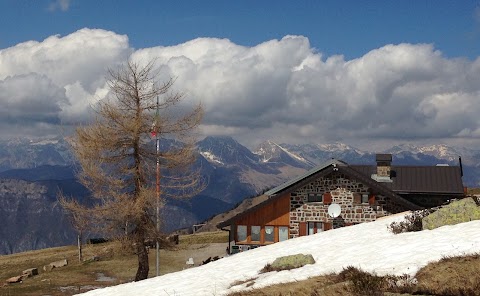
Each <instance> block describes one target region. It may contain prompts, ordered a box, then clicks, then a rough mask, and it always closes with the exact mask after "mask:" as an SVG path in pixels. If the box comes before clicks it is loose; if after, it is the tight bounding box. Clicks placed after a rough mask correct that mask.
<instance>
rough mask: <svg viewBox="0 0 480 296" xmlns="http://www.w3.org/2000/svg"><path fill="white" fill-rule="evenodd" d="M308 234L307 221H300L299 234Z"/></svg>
mask: <svg viewBox="0 0 480 296" xmlns="http://www.w3.org/2000/svg"><path fill="white" fill-rule="evenodd" d="M305 235H307V223H306V222H299V223H298V236H305Z"/></svg>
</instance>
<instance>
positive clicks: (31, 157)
mask: <svg viewBox="0 0 480 296" xmlns="http://www.w3.org/2000/svg"><path fill="white" fill-rule="evenodd" d="M197 150H198V159H197V162H196V163H195V166H196V167H197V168H199V169H200V171H201V172H202V175H203V176H204V177H205V179H206V180H208V185H207V187H206V188H205V189H204V190H203V191H202V192H200V194H198V195H197V196H195V197H193V198H192V199H189V200H168V201H167V203H166V206H165V207H164V209H163V211H162V216H163V217H164V221H165V224H164V226H163V230H164V231H165V232H170V231H172V230H175V229H180V228H185V227H190V226H191V225H192V224H195V223H198V222H201V221H205V220H206V219H208V218H209V217H211V216H213V215H215V214H218V213H221V212H225V211H227V210H229V209H231V208H232V207H234V206H235V205H236V204H238V203H240V202H241V201H242V200H244V199H245V198H247V197H252V196H255V195H258V194H261V193H262V192H263V191H265V190H266V189H269V188H272V187H274V186H276V185H279V184H281V183H282V182H284V181H286V180H288V179H290V178H292V177H294V176H297V175H299V174H302V173H303V172H305V171H306V170H308V169H310V168H312V167H314V166H315V165H317V164H320V163H323V162H325V161H326V160H329V159H331V158H336V159H340V160H343V161H346V162H348V163H352V164H373V163H374V161H375V153H376V152H382V153H392V154H393V163H394V164H403V165H435V164H449V165H458V162H459V160H458V157H459V156H462V163H463V168H464V184H465V185H466V186H469V187H476V186H478V184H479V182H480V151H477V150H470V149H465V148H458V147H450V146H446V145H431V146H414V145H410V144H408V145H407V144H405V145H398V146H394V147H391V148H390V149H387V150H384V151H375V152H373V151H362V150H360V149H357V148H355V147H351V146H349V145H346V144H344V143H339V142H337V143H328V144H313V143H310V144H285V143H281V144H278V143H275V142H273V141H269V140H268V141H265V142H263V143H262V144H260V145H259V146H258V147H257V148H256V149H254V150H253V151H252V150H250V149H248V148H247V147H245V146H243V145H241V144H240V143H238V142H237V141H236V140H235V139H233V138H231V137H227V136H220V137H213V136H209V137H206V138H205V139H203V140H201V141H199V142H198V143H197ZM76 169H77V166H76V165H75V160H74V157H73V156H72V154H71V153H70V149H69V146H68V143H67V142H66V141H65V140H64V139H62V138H49V139H20V138H17V139H13V140H8V141H6V140H5V141H1V142H0V181H1V183H0V222H1V223H0V236H1V239H0V241H1V242H2V243H1V244H0V254H8V253H15V252H20V251H25V250H30V249H37V248H43V247H51V246H57V245H65V244H71V243H74V239H75V233H74V231H73V230H72V228H71V226H70V224H69V223H68V219H67V217H66V215H65V213H64V212H63V211H62V209H61V208H59V206H58V203H57V198H56V196H57V192H58V190H62V191H63V192H64V193H65V192H68V193H70V195H71V196H73V197H75V198H78V199H81V200H88V191H87V190H86V189H85V188H83V187H82V186H81V185H80V184H79V183H78V182H77V180H76V179H75V170H76ZM58 221H62V223H58Z"/></svg>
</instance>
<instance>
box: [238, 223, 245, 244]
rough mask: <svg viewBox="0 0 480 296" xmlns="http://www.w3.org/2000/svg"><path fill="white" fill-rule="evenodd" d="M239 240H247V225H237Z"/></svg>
mask: <svg viewBox="0 0 480 296" xmlns="http://www.w3.org/2000/svg"><path fill="white" fill-rule="evenodd" d="M237 240H238V241H239V242H243V241H246V240H247V226H245V225H237Z"/></svg>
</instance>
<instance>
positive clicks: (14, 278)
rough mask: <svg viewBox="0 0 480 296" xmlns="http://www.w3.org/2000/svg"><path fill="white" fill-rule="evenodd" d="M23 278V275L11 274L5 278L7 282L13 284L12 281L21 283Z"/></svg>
mask: <svg viewBox="0 0 480 296" xmlns="http://www.w3.org/2000/svg"><path fill="white" fill-rule="evenodd" d="M22 280H23V275H19V276H12V277H11V278H9V279H7V280H6V282H7V283H9V284H14V283H21V282H22Z"/></svg>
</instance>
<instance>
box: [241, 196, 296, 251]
mask: <svg viewBox="0 0 480 296" xmlns="http://www.w3.org/2000/svg"><path fill="white" fill-rule="evenodd" d="M289 214H290V194H285V195H283V196H281V197H280V198H277V199H275V200H273V201H272V202H269V203H267V204H264V205H263V206H261V207H259V208H257V209H256V210H255V211H251V212H248V213H246V214H245V215H243V216H242V217H240V218H239V219H238V220H237V221H236V223H235V224H236V225H237V226H246V227H247V229H246V230H247V235H246V239H245V240H239V235H238V232H237V230H238V227H234V229H232V230H233V232H234V238H235V241H236V242H237V244H240V245H241V244H257V245H266V244H270V243H274V242H278V241H279V229H280V228H279V227H287V229H288V226H289V222H290V218H289V217H290V216H289ZM252 226H260V239H259V240H252ZM266 226H273V229H274V239H273V241H266V240H265V234H266V232H265V230H266V228H265V227H266ZM287 231H288V230H287Z"/></svg>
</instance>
